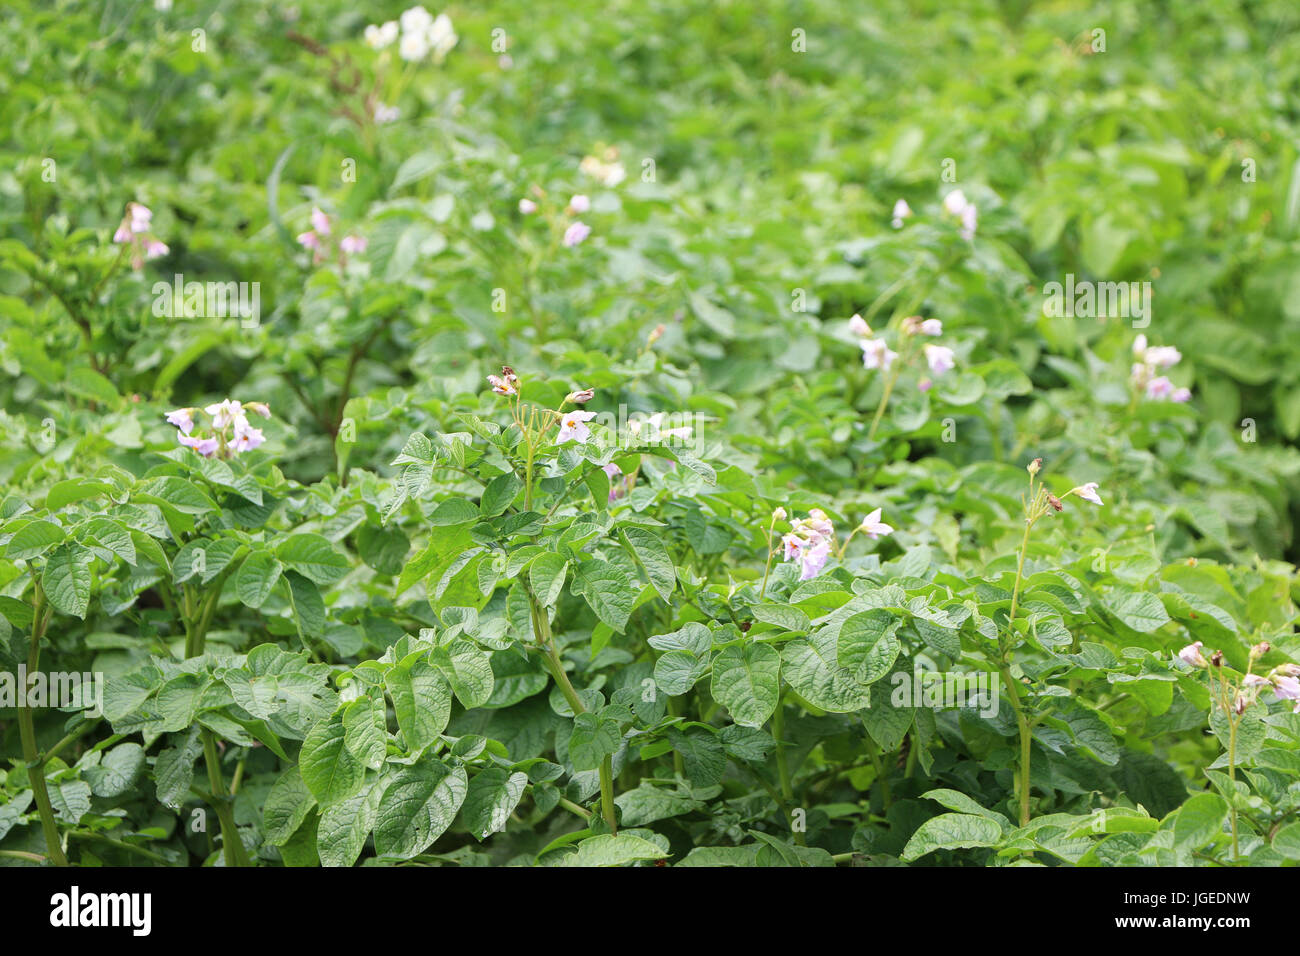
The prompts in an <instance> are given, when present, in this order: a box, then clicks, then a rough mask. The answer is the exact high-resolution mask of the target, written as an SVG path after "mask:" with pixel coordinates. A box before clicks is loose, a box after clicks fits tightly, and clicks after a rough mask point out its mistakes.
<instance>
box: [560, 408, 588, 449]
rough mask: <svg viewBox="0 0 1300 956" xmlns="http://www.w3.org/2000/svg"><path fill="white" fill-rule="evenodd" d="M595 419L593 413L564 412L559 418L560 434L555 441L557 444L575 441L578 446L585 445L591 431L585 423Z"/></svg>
mask: <svg viewBox="0 0 1300 956" xmlns="http://www.w3.org/2000/svg"><path fill="white" fill-rule="evenodd" d="M595 417H596V413H595V412H565V413H564V415H562V416H561V417H560V433H559V434H558V435H557V436H556V438H555V440H556V442H557V443H559V444H564V443H565V442H569V441H576V442H579V443H580V444H586V441H587V439H588V438H590V437H591V429H590V428H588V427H587V422H589V421H591V420H592V419H593V418H595Z"/></svg>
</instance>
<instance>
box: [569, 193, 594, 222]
mask: <svg viewBox="0 0 1300 956" xmlns="http://www.w3.org/2000/svg"><path fill="white" fill-rule="evenodd" d="M589 209H591V200H590V199H588V198H587V197H586V196H584V195H582V194H581V193H579V194H578V195H577V196H574V197H573V198H572V199H570V200H569V215H571V216H572V215H582V214H583V213H584V212H587V211H588V210H589Z"/></svg>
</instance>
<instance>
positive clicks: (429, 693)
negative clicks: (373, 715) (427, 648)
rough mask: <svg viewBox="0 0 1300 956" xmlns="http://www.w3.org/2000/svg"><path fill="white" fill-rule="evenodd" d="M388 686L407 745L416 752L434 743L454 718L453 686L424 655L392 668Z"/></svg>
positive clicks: (385, 677)
mask: <svg viewBox="0 0 1300 956" xmlns="http://www.w3.org/2000/svg"><path fill="white" fill-rule="evenodd" d="M384 686H385V687H386V688H387V689H388V695H389V696H390V697H391V698H392V699H393V712H394V713H395V714H396V715H397V727H398V729H399V730H400V731H401V732H402V738H403V740H405V742H406V749H407V750H409V751H411V752H413V753H414V752H415V751H418V750H420V749H421V748H422V747H425V746H427V745H428V744H430V743H432V742H433V741H434V740H435V739H436V738H437V736H438V735H439V734H441V733H442V732H443V730H444V729H446V727H447V721H448V720H449V719H450V718H451V694H452V691H451V687H450V685H448V683H447V680H446V678H444V677H443V676H442V675H441V674H440V673H439V672H438V670H437V669H436V668H434V667H433V666H432V665H430V664H429V662H428V661H425V660H423V659H421V658H418V657H417V658H415V659H413V660H412V659H408V660H405V661H402V662H401V663H398V664H395V665H393V667H391V668H389V670H388V673H387V674H385V675H384Z"/></svg>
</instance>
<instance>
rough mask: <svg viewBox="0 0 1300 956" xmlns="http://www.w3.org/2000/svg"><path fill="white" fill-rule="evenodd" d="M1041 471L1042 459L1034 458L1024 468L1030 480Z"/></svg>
mask: <svg viewBox="0 0 1300 956" xmlns="http://www.w3.org/2000/svg"><path fill="white" fill-rule="evenodd" d="M1042 470H1043V459H1041V458H1035V459H1034V460H1033V461H1031V462H1030V463H1029V464H1028V465H1026V466H1025V471H1027V472H1029V476H1030V477H1031V478H1032V477H1033V476H1034V475H1036V474H1038V473H1039V472H1040V471H1042Z"/></svg>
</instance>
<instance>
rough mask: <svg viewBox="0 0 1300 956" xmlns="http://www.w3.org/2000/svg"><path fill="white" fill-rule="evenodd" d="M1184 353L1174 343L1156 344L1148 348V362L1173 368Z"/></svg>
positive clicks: (1161, 366) (1158, 366)
mask: <svg viewBox="0 0 1300 956" xmlns="http://www.w3.org/2000/svg"><path fill="white" fill-rule="evenodd" d="M1182 357H1183V355H1182V353H1181V352H1179V351H1178V349H1176V348H1174V347H1173V346H1172V345H1154V346H1152V347H1151V348H1149V349H1147V350H1146V363H1147V364H1148V365H1154V366H1156V367H1157V368H1172V367H1173V366H1175V365H1177V364H1178V363H1179V361H1180V360H1181V359H1182Z"/></svg>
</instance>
